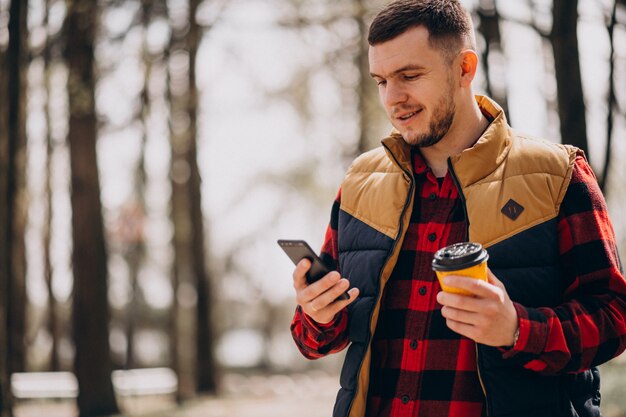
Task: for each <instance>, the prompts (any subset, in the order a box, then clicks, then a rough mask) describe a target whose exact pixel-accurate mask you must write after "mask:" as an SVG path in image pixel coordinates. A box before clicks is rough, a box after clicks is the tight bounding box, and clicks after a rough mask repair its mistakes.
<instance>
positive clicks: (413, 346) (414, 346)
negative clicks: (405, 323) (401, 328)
mask: <svg viewBox="0 0 626 417" xmlns="http://www.w3.org/2000/svg"><path fill="white" fill-rule="evenodd" d="M409 347H410V348H411V349H413V350H415V349H417V340H415V339H413V340H411V344H410V345H409Z"/></svg>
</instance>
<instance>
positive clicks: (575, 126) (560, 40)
mask: <svg viewBox="0 0 626 417" xmlns="http://www.w3.org/2000/svg"><path fill="white" fill-rule="evenodd" d="M552 16H553V17H552V18H553V20H552V22H553V23H552V32H551V33H550V41H551V42H552V48H553V50H554V68H555V73H556V85H557V96H558V103H559V118H560V120H561V141H562V142H563V143H569V144H572V145H574V146H577V147H579V148H580V149H582V150H583V151H585V153H586V154H587V157H588V158H589V146H588V144H587V123H586V116H585V100H584V95H583V86H582V79H581V71H580V61H579V53H578V36H577V26H578V0H554V4H553V6H552Z"/></svg>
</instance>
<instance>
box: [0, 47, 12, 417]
mask: <svg viewBox="0 0 626 417" xmlns="http://www.w3.org/2000/svg"><path fill="white" fill-rule="evenodd" d="M8 89H9V70H8V53H7V45H6V44H2V42H1V41H0V91H8ZM9 107H10V105H9V95H8V94H0V201H4V202H6V203H5V204H0V417H8V416H11V415H12V398H11V391H10V386H9V381H10V373H9V369H8V361H7V357H8V334H7V327H8V324H9V321H8V319H7V314H8V311H7V310H8V304H9V299H10V298H11V297H10V296H9V292H8V289H9V280H10V278H9V277H10V276H11V241H12V236H11V232H10V231H11V224H12V222H11V212H12V210H11V209H10V207H11V204H8V202H10V201H11V200H10V198H9V197H10V195H9V183H10V182H11V180H10V177H11V176H12V175H13V172H12V171H11V170H10V169H9V167H10V166H12V165H13V164H14V163H13V162H12V161H11V159H12V158H13V155H12V153H11V152H12V148H11V141H10V140H9Z"/></svg>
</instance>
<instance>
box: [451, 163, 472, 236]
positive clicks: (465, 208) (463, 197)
mask: <svg viewBox="0 0 626 417" xmlns="http://www.w3.org/2000/svg"><path fill="white" fill-rule="evenodd" d="M448 172H450V177H451V178H452V182H453V183H454V185H455V186H456V189H457V191H458V192H459V198H460V199H461V203H462V204H461V205H462V206H463V214H464V215H465V240H466V241H468V240H469V215H468V214H467V201H466V200H465V195H464V194H463V188H461V183H460V182H459V179H458V178H457V176H456V173H455V172H454V168H453V167H452V161H451V160H450V158H448Z"/></svg>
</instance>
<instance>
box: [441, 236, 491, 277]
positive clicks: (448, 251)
mask: <svg viewBox="0 0 626 417" xmlns="http://www.w3.org/2000/svg"><path fill="white" fill-rule="evenodd" d="M487 259H489V254H488V253H487V251H486V250H485V249H483V247H482V245H481V244H480V243H473V242H463V243H455V244H454V245H450V246H446V247H445V248H441V249H439V250H438V251H437V252H435V257H434V258H433V263H432V268H433V269H434V270H435V271H454V270H457V269H464V268H469V267H471V266H474V265H478V264H479V263H481V262H484V261H486V260H487Z"/></svg>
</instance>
